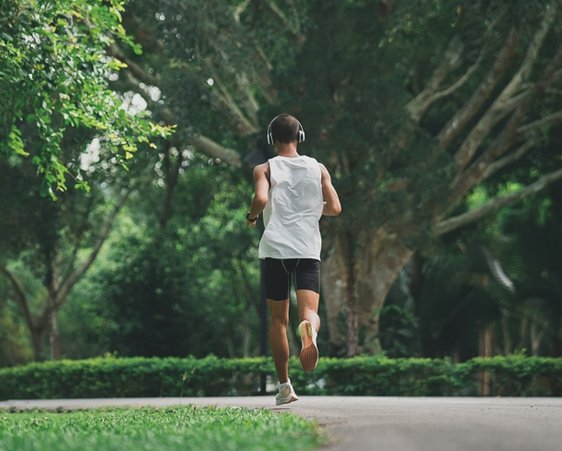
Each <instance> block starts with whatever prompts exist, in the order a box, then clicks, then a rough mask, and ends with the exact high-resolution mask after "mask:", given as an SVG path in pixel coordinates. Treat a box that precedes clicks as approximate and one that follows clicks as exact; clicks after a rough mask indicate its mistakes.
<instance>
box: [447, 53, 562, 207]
mask: <svg viewBox="0 0 562 451" xmlns="http://www.w3.org/2000/svg"><path fill="white" fill-rule="evenodd" d="M560 65H562V45H560V46H559V48H558V49H557V52H556V54H555V55H554V56H553V58H552V59H551V61H550V62H549V64H548V66H547V67H546V69H545V70H544V72H543V74H542V76H541V79H540V80H539V81H538V82H536V83H535V85H534V86H533V88H532V90H531V91H530V93H529V95H527V96H525V98H524V99H523V101H522V102H521V104H520V105H519V106H518V107H517V109H516V111H515V113H514V114H513V115H512V117H511V118H510V119H509V121H508V123H507V124H506V126H505V127H504V128H503V130H502V131H501V133H500V134H499V136H498V137H497V139H496V140H495V141H494V142H493V143H492V144H491V145H489V146H488V147H487V148H486V149H485V150H484V151H483V152H482V153H481V155H480V156H479V157H478V159H477V160H476V161H475V162H474V163H472V164H471V165H470V167H469V168H467V169H466V170H465V171H464V172H461V173H459V174H458V176H457V177H456V178H455V179H454V180H453V182H452V184H451V196H450V203H449V205H455V204H456V203H457V202H458V201H459V200H460V199H462V197H463V196H464V195H465V194H466V192H468V190H469V189H470V188H471V187H472V186H474V185H475V184H476V183H478V182H479V181H480V180H481V179H482V176H483V174H484V172H485V171H486V169H487V168H488V166H490V165H491V164H492V163H493V162H494V161H495V160H496V159H497V158H499V157H501V156H502V155H503V154H505V153H506V152H507V151H508V150H509V149H510V147H511V146H512V145H513V144H514V143H516V142H518V141H519V140H520V139H521V135H520V134H519V133H518V130H519V128H520V126H521V121H522V120H523V118H524V115H525V113H526V110H527V109H528V107H529V105H530V104H531V102H532V101H533V100H535V99H536V98H538V97H540V96H541V95H542V93H543V92H544V91H545V90H546V88H547V87H548V86H549V85H550V83H552V82H553V80H554V76H555V73H556V70H557V69H558V68H559V67H560Z"/></svg>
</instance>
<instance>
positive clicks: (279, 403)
mask: <svg viewBox="0 0 562 451" xmlns="http://www.w3.org/2000/svg"><path fill="white" fill-rule="evenodd" d="M298 400H299V398H298V397H297V396H295V395H291V397H290V398H289V399H288V400H285V399H282V400H279V399H276V400H275V405H276V406H282V405H283V404H290V403H292V402H295V401H298Z"/></svg>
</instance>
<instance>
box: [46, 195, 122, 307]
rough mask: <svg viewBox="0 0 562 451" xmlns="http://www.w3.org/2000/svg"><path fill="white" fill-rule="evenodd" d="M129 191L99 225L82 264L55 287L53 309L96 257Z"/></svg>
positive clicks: (59, 304) (59, 303)
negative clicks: (91, 247) (98, 230)
mask: <svg viewBox="0 0 562 451" xmlns="http://www.w3.org/2000/svg"><path fill="white" fill-rule="evenodd" d="M131 191H132V189H130V188H127V190H126V191H125V192H124V193H123V194H122V195H121V198H120V199H119V201H118V202H117V204H116V205H115V207H114V208H113V210H112V211H111V213H110V214H109V216H108V217H107V218H106V220H105V222H104V223H103V224H102V226H101V227H100V234H99V236H98V239H97V241H96V243H95V244H94V247H93V249H92V251H91V252H90V254H89V255H88V257H87V258H86V260H84V262H83V263H82V265H80V267H78V268H77V269H76V270H75V271H73V272H72V273H71V274H70V275H69V276H68V277H66V278H65V279H64V280H63V281H62V282H61V284H60V285H59V286H58V287H57V290H56V302H55V304H54V306H53V308H54V309H57V308H59V307H60V306H61V305H62V304H63V303H64V301H65V300H66V297H67V296H68V293H70V290H72V288H73V287H74V285H76V283H77V282H78V281H79V280H80V278H81V277H82V276H83V275H84V274H85V273H86V271H88V269H89V268H90V266H92V263H93V262H94V261H95V259H96V257H97V256H98V253H99V251H100V250H101V248H102V246H103V244H104V243H105V240H106V239H107V237H108V236H109V232H110V231H111V228H112V227H113V223H114V222H115V218H116V217H117V214H118V213H119V211H121V208H123V206H124V205H125V202H126V201H127V198H128V197H129V195H130V194H131Z"/></svg>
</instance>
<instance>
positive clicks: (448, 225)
mask: <svg viewBox="0 0 562 451" xmlns="http://www.w3.org/2000/svg"><path fill="white" fill-rule="evenodd" d="M561 179H562V169H559V170H557V171H554V172H551V173H550V174H547V175H545V176H543V177H541V178H540V179H539V180H537V181H536V182H533V183H531V184H530V185H528V186H526V187H525V188H522V189H520V190H519V191H516V192H514V193H510V194H507V195H505V196H501V197H497V198H495V199H493V200H491V201H489V202H487V203H485V204H484V205H482V206H481V207H478V208H475V209H474V210H471V211H467V212H466V213H463V214H460V215H458V216H454V217H452V218H449V219H445V220H443V221H440V222H438V223H437V224H436V225H435V227H434V230H435V232H436V233H437V234H438V235H443V234H445V233H448V232H451V231H453V230H456V229H458V228H460V227H463V226H465V225H468V224H472V223H474V222H476V221H479V220H480V219H482V218H484V217H485V216H488V215H489V214H491V213H494V212H495V211H497V210H499V209H500V208H502V207H505V206H507V205H510V204H513V203H515V202H518V201H520V200H523V199H525V198H526V197H529V196H531V195H533V194H536V193H538V192H539V191H541V190H543V189H544V188H545V187H546V186H548V185H550V184H552V183H554V182H557V181H558V180H561Z"/></svg>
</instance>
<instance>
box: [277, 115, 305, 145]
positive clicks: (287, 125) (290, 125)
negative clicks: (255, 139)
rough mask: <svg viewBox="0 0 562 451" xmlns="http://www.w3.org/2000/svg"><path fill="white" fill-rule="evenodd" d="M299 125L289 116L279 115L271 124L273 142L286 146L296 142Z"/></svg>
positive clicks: (295, 119)
mask: <svg viewBox="0 0 562 451" xmlns="http://www.w3.org/2000/svg"><path fill="white" fill-rule="evenodd" d="M299 129H300V123H299V121H298V120H297V118H296V117H293V116H291V115H290V114H280V115H279V116H277V117H276V118H275V119H274V120H273V122H272V123H271V135H272V137H273V142H275V141H279V142H280V143H284V144H288V143H291V142H293V141H297V140H298V136H299Z"/></svg>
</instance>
